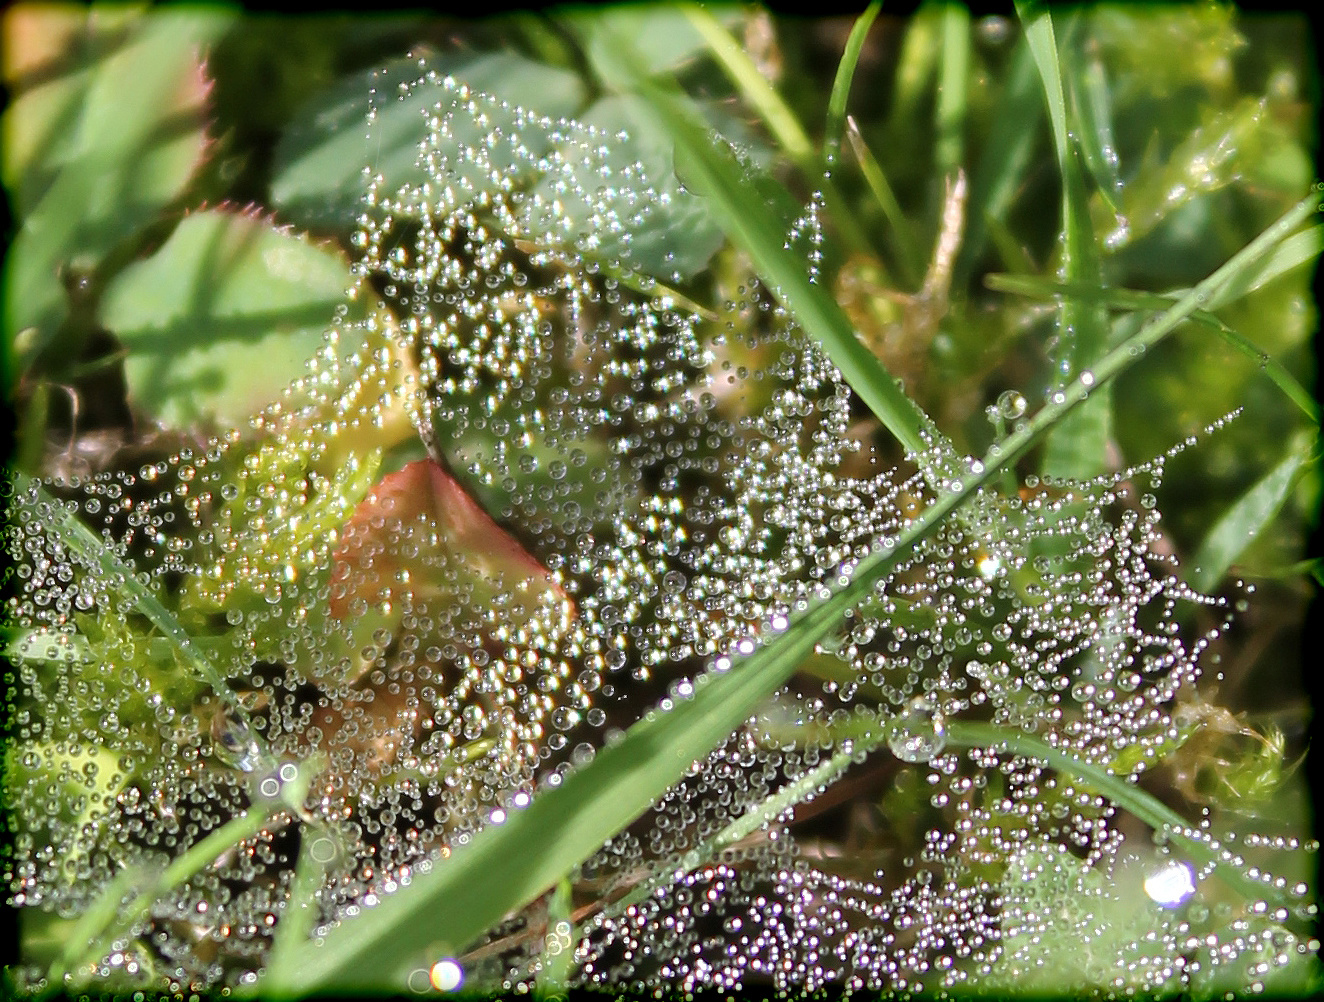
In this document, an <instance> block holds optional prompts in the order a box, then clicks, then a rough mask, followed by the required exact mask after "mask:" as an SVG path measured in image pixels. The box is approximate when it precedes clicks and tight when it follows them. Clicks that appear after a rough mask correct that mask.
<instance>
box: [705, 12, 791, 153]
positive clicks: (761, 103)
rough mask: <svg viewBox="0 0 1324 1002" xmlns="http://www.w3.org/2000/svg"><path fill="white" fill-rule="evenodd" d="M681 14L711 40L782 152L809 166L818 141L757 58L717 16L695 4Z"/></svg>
mask: <svg viewBox="0 0 1324 1002" xmlns="http://www.w3.org/2000/svg"><path fill="white" fill-rule="evenodd" d="M680 10H681V13H683V14H684V15H685V17H686V18H687V19H688V20H689V22H690V24H692V25H694V28H695V30H696V31H698V33H699V34H700V35H702V36H703V40H704V41H705V42H707V43H708V47H709V48H710V49H712V52H713V55H714V56H716V57H717V61H718V63H719V64H720V65H721V67H722V69H723V70H724V71H726V74H727V76H729V77H730V78H731V82H732V83H734V84H735V85H736V87H737V89H739V91H740V93H741V95H742V96H743V97H744V99H745V101H747V102H748V103H749V106H750V107H751V108H753V109H754V110H755V111H756V112H758V115H759V117H760V118H762V119H763V121H764V123H765V124H766V125H767V126H768V131H769V132H771V133H772V135H773V138H775V139H776V140H777V143H778V145H780V146H781V148H782V152H783V153H785V154H786V155H787V156H788V157H790V158H791V159H792V160H794V161H795V162H796V163H797V164H800V165H802V166H803V165H805V164H808V163H810V162H811V161H812V160H813V158H814V144H813V142H812V141H811V140H810V138H809V137H808V136H807V135H806V134H805V130H804V128H803V127H802V126H801V125H800V121H799V119H797V118H796V117H795V113H794V112H793V111H791V109H790V108H789V107H787V105H786V102H785V101H783V100H782V97H781V95H780V94H778V93H777V91H776V90H775V89H774V88H773V86H772V84H770V83H768V81H767V78H766V77H764V76H763V74H762V73H760V72H759V70H758V67H757V66H755V65H754V61H753V60H752V59H750V58H749V56H748V55H747V54H746V52H745V50H744V49H742V48H741V47H740V45H739V44H738V43H737V42H736V40H735V39H734V38H732V37H731V33H730V32H729V31H727V30H726V29H725V28H724V27H722V25H721V23H720V22H719V21H718V20H717V18H715V17H713V16H712V15H711V14H710V13H708V12H707V11H706V10H704V9H703V8H702V7H699V6H697V5H695V4H690V3H686V4H681V5H680Z"/></svg>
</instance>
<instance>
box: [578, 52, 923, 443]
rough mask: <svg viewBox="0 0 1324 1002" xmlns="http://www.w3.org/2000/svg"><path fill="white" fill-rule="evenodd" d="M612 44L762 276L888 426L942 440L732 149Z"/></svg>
mask: <svg viewBox="0 0 1324 1002" xmlns="http://www.w3.org/2000/svg"><path fill="white" fill-rule="evenodd" d="M606 48H608V49H609V51H610V52H611V54H612V55H613V56H614V57H615V60H616V62H615V64H614V65H613V66H610V67H601V69H602V70H603V71H604V72H606V73H608V74H609V75H610V76H611V77H612V78H613V80H614V81H619V82H620V83H622V84H623V85H624V86H628V87H632V88H633V89H634V90H635V91H636V92H637V93H639V94H640V95H641V96H642V97H644V98H645V99H646V100H647V102H648V107H649V110H650V112H651V113H652V114H654V115H655V116H657V119H658V121H659V124H660V126H661V127H662V128H664V129H665V130H666V131H667V132H668V133H669V134H670V135H671V137H672V139H673V142H674V143H675V159H676V168H677V171H678V172H679V173H681V174H682V175H683V176H684V177H685V178H686V183H687V184H688V185H689V186H690V187H692V188H693V189H695V190H696V191H697V192H698V193H699V194H702V195H704V196H705V197H707V199H708V202H709V205H710V206H711V207H712V210H713V213H714V215H715V216H716V217H717V222H718V224H719V225H720V226H721V227H722V229H723V230H724V231H725V232H726V233H727V235H728V236H729V237H730V238H731V239H732V241H733V242H734V243H735V244H736V245H737V246H738V247H740V248H742V249H743V250H744V251H745V252H746V253H747V254H749V256H750V258H751V259H752V260H753V262H754V267H755V269H756V270H757V271H758V273H759V275H760V276H761V277H762V278H763V280H764V281H765V282H767V283H768V285H769V286H770V287H771V288H772V290H773V292H774V294H775V295H776V296H777V298H778V299H780V300H781V302H782V303H783V305H785V306H786V308H787V309H788V310H789V311H790V312H791V314H792V315H793V316H794V317H795V319H796V320H797V322H798V323H799V324H800V326H801V328H803V329H804V331H805V332H806V333H807V334H809V336H811V337H813V338H814V339H815V340H817V341H818V342H819V343H820V344H821V345H822V346H823V348H824V350H825V351H826V352H827V354H828V356H829V357H830V358H831V359H832V361H833V362H834V363H836V366H837V368H838V369H840V370H841V373H842V375H843V376H844V377H845V379H846V381H847V382H848V383H850V385H851V387H852V388H853V389H854V390H855V392H856V393H857V394H859V396H860V398H861V399H862V400H863V401H864V402H865V404H866V405H867V406H868V407H869V408H870V409H871V410H872V411H873V412H874V413H875V414H876V415H877V416H878V419H879V420H880V421H881V422H882V423H883V426H884V427H885V428H887V429H888V431H890V432H891V433H892V434H893V435H895V436H896V437H897V439H898V440H900V442H901V444H902V445H904V446H905V448H906V449H907V450H908V451H910V452H911V453H912V454H918V453H921V452H923V451H925V449H926V443H925V436H926V435H928V436H930V437H931V438H932V439H934V440H937V438H938V433H937V429H936V427H935V426H934V425H933V422H932V421H931V420H930V419H929V418H928V416H927V415H925V414H924V412H923V411H921V410H920V409H919V407H918V406H917V405H916V404H915V403H914V401H912V400H911V399H910V398H909V397H908V396H907V395H906V393H905V391H904V390H903V389H902V388H901V386H900V384H899V383H897V381H896V380H895V379H894V378H893V377H892V375H891V374H890V373H889V372H888V371H887V370H886V369H885V368H883V366H882V364H881V363H880V362H879V361H878V359H877V357H875V356H874V354H873V353H872V352H870V351H869V350H868V349H867V348H866V347H865V346H864V345H863V344H862V343H861V342H860V340H859V338H857V337H856V336H855V330H854V328H853V327H852V326H851V323H850V321H849V320H848V319H847V318H846V315H845V313H843V312H842V309H841V307H840V306H838V305H837V303H836V301H835V300H834V299H833V298H832V296H831V295H829V293H828V292H827V290H826V289H824V288H823V287H822V286H820V285H817V284H815V283H814V282H812V281H811V280H810V278H809V276H808V274H807V273H806V270H805V266H804V261H802V260H801V259H800V256H799V255H798V254H797V253H796V252H795V251H793V250H791V249H790V248H788V247H787V246H786V234H784V233H782V232H780V230H779V229H778V227H777V225H776V223H775V221H774V220H773V219H772V218H770V214H769V213H768V211H767V207H766V206H765V205H764V204H763V201H762V199H761V198H760V197H759V195H758V193H757V191H755V190H754V189H753V187H752V186H751V185H750V183H749V179H748V177H747V174H746V171H745V169H744V168H742V167H741V165H740V164H739V163H738V162H737V161H736V159H735V157H734V155H733V154H732V152H731V151H730V150H729V149H724V148H722V147H721V146H719V144H718V143H716V142H714V140H713V138H712V136H711V135H710V132H709V130H708V129H707V127H706V126H705V125H704V124H703V123H702V122H700V121H696V119H695V116H694V115H693V114H692V113H691V110H690V108H689V107H688V104H687V102H686V100H685V98H684V96H683V95H682V94H680V93H679V91H678V90H677V89H676V88H674V87H673V86H666V85H663V84H661V83H659V82H656V81H653V80H649V79H647V78H646V77H643V76H642V75H641V74H640V73H639V72H638V70H637V66H638V65H639V60H638V58H637V54H634V53H633V45H632V43H631V42H630V40H629V39H625V38H621V37H619V36H613V38H612V44H611V45H610V46H609V47H606ZM632 54H633V55H634V56H635V58H632Z"/></svg>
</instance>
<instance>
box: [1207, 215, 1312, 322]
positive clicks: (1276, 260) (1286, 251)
mask: <svg viewBox="0 0 1324 1002" xmlns="http://www.w3.org/2000/svg"><path fill="white" fill-rule="evenodd" d="M1322 251H1324V226H1312V227H1310V229H1308V230H1303V231H1302V232H1300V233H1294V234H1293V235H1292V236H1290V237H1288V238H1287V239H1286V240H1284V241H1283V242H1282V243H1281V244H1280V245H1279V246H1277V247H1275V248H1274V250H1273V253H1272V254H1270V255H1269V256H1268V257H1266V258H1265V259H1264V260H1263V261H1261V262H1260V263H1259V265H1258V266H1257V267H1256V268H1254V269H1252V270H1250V271H1247V272H1246V273H1245V274H1244V275H1242V276H1240V277H1239V278H1238V279H1237V281H1235V282H1232V283H1229V284H1228V285H1227V287H1226V288H1224V289H1223V290H1222V291H1220V292H1219V293H1218V294H1217V295H1215V296H1212V297H1210V299H1209V301H1208V302H1207V303H1205V309H1207V310H1216V309H1218V308H1219V307H1221V306H1226V305H1227V304H1228V303H1231V302H1233V301H1235V300H1237V299H1240V298H1241V297H1242V296H1246V295H1249V294H1250V293H1252V292H1255V291H1256V290H1257V289H1261V288H1263V287H1264V286H1266V285H1268V284H1269V283H1270V282H1272V281H1273V280H1274V279H1276V278H1278V277H1279V276H1280V275H1284V274H1286V273H1287V272H1289V271H1291V270H1292V269H1293V268H1297V267H1300V266H1301V265H1303V264H1306V263H1307V262H1309V261H1314V260H1315V259H1316V258H1318V257H1319V255H1320V253H1321V252H1322Z"/></svg>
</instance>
